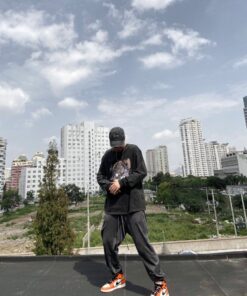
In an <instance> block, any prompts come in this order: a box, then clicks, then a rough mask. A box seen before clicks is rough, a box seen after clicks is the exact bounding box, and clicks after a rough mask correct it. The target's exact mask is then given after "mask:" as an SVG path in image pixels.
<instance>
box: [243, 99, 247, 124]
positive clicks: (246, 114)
mask: <svg viewBox="0 0 247 296" xmlns="http://www.w3.org/2000/svg"><path fill="white" fill-rule="evenodd" d="M243 101H244V119H245V124H246V127H247V96H246V97H244V98H243Z"/></svg>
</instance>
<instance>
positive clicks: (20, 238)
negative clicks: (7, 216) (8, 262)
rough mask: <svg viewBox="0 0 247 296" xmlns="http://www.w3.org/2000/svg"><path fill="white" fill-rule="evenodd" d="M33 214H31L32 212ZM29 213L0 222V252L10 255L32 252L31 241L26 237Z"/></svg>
mask: <svg viewBox="0 0 247 296" xmlns="http://www.w3.org/2000/svg"><path fill="white" fill-rule="evenodd" d="M32 215H33V214H32ZM32 215H31V214H29V215H26V216H25V217H21V218H18V219H15V220H11V221H10V222H6V223H2V224H0V254H1V255H12V254H21V253H29V252H32V249H33V246H34V245H33V241H32V240H30V239H29V238H28V237H27V231H28V225H30V224H31V216H32Z"/></svg>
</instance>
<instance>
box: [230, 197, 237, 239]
mask: <svg viewBox="0 0 247 296" xmlns="http://www.w3.org/2000/svg"><path fill="white" fill-rule="evenodd" d="M228 196H229V201H230V206H231V212H232V221H233V226H234V232H235V236H238V233H237V228H236V223H235V216H234V211H233V206H232V196H231V194H230V193H228Z"/></svg>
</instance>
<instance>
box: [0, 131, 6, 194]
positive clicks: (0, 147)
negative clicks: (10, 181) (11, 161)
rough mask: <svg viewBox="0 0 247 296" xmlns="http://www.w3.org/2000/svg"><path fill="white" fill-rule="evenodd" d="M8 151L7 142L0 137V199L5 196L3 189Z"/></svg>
mask: <svg viewBox="0 0 247 296" xmlns="http://www.w3.org/2000/svg"><path fill="white" fill-rule="evenodd" d="M6 149H7V141H6V140H5V139H3V138H2V137H0V198H2V195H3V187H4V180H5V178H4V173H5V165H6Z"/></svg>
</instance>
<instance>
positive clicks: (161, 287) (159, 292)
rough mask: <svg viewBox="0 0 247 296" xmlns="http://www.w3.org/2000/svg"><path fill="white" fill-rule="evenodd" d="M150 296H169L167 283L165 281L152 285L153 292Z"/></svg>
mask: <svg viewBox="0 0 247 296" xmlns="http://www.w3.org/2000/svg"><path fill="white" fill-rule="evenodd" d="M150 296H169V291H168V287H167V283H166V281H165V280H163V281H161V282H156V283H154V291H153V292H152V293H151V295H150Z"/></svg>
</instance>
